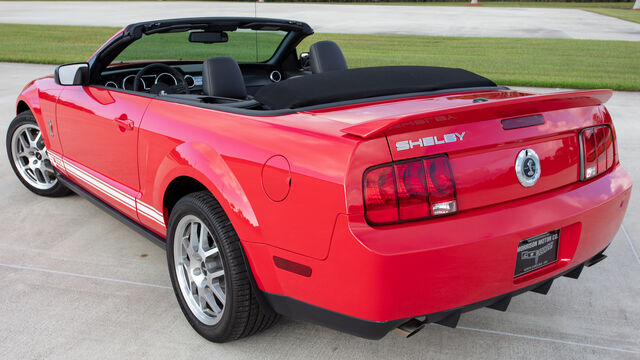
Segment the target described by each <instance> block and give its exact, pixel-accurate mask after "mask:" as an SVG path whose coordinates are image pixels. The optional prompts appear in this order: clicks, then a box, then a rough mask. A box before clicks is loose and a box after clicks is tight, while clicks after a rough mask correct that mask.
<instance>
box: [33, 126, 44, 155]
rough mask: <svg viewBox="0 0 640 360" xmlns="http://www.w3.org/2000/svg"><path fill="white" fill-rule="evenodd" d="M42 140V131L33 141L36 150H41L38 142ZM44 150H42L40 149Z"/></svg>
mask: <svg viewBox="0 0 640 360" xmlns="http://www.w3.org/2000/svg"><path fill="white" fill-rule="evenodd" d="M41 139H42V133H41V132H40V131H38V135H36V138H35V139H34V140H33V147H34V148H36V149H40V147H39V146H38V142H40V140H41ZM40 150H42V149H40Z"/></svg>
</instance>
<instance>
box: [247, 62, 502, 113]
mask: <svg viewBox="0 0 640 360" xmlns="http://www.w3.org/2000/svg"><path fill="white" fill-rule="evenodd" d="M495 86H496V84H495V83H494V82H493V81H491V80H489V79H487V78H484V77H482V76H480V75H477V74H474V73H472V72H470V71H467V70H463V69H453V68H444V67H433V66H380V67H368V68H358V69H349V70H342V71H331V72H325V73H321V74H313V75H309V76H300V77H294V78H290V79H287V80H285V81H281V82H279V83H273V84H269V85H265V86H263V87H262V88H261V89H260V90H259V91H258V92H257V93H256V94H255V99H256V100H258V101H259V102H260V103H262V104H263V105H265V106H267V107H269V108H270V109H272V110H278V109H297V108H301V107H304V106H314V105H320V104H328V103H332V102H339V101H348V100H357V99H366V98H372V97H377V96H388V95H397V94H410V93H420V92H426V91H435V90H449V89H461V88H475V87H495Z"/></svg>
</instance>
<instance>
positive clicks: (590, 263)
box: [584, 253, 607, 267]
mask: <svg viewBox="0 0 640 360" xmlns="http://www.w3.org/2000/svg"><path fill="white" fill-rule="evenodd" d="M606 258H607V255H605V254H603V253H600V254H598V255H596V256H594V257H592V258H591V259H589V260H588V261H587V262H586V263H585V264H584V265H585V266H586V267H592V266H593V265H595V264H597V263H599V262H600V261H602V260H604V259H606Z"/></svg>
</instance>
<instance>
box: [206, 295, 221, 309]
mask: <svg viewBox="0 0 640 360" xmlns="http://www.w3.org/2000/svg"><path fill="white" fill-rule="evenodd" d="M204 300H205V301H206V303H207V304H209V306H210V307H211V309H212V310H213V312H215V313H216V314H219V313H220V312H221V311H222V308H221V307H220V306H219V305H218V303H217V302H216V299H215V298H214V297H213V293H211V292H208V291H205V292H204Z"/></svg>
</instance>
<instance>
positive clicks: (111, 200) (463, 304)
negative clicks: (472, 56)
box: [7, 18, 631, 342]
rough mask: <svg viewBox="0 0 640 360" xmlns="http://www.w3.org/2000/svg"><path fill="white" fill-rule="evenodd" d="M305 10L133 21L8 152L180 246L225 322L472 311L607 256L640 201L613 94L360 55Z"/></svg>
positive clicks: (20, 114) (371, 326) (227, 329)
mask: <svg viewBox="0 0 640 360" xmlns="http://www.w3.org/2000/svg"><path fill="white" fill-rule="evenodd" d="M312 33H313V31H312V30H311V28H310V27H309V26H308V25H307V24H305V23H302V22H297V21H288V20H276V19H260V18H193V19H173V20H160V21H150V22H143V23H136V24H132V25H129V26H127V27H125V28H124V29H122V30H121V31H119V32H118V33H117V34H115V35H114V36H113V37H112V38H111V39H110V40H108V41H107V42H106V43H105V44H104V45H103V46H102V47H101V48H100V49H99V50H98V51H97V52H96V53H95V54H94V55H93V56H91V58H90V59H89V60H88V61H87V62H86V63H77V64H68V65H62V66H59V67H58V68H57V69H56V71H55V74H54V75H53V76H49V77H44V78H41V79H37V80H35V81H33V82H31V83H29V84H28V85H27V86H26V87H25V89H24V91H23V92H22V93H21V94H20V96H19V97H18V100H17V106H16V109H17V117H16V118H15V119H14V120H13V122H12V123H11V125H10V127H9V131H8V133H7V151H8V154H9V158H10V162H11V165H12V167H13V169H14V171H15V173H16V174H17V176H18V178H19V179H20V181H21V182H22V183H23V184H24V185H25V186H26V187H27V188H28V189H29V190H31V191H33V192H34V193H36V194H40V195H44V196H61V195H64V194H67V193H68V192H69V191H70V190H73V191H75V192H77V193H79V194H81V195H84V196H86V197H87V198H88V199H90V200H91V201H93V202H94V203H96V204H97V205H99V206H101V207H102V208H104V209H105V210H107V211H108V212H110V213H111V214H112V215H114V216H116V217H118V218H120V219H121V220H122V221H124V222H125V223H127V224H129V225H131V226H132V227H134V228H135V229H137V230H139V231H140V232H141V233H142V234H144V235H146V236H148V237H149V238H151V239H152V240H154V241H155V242H157V243H158V244H160V245H161V246H163V247H165V248H166V250H167V261H168V265H169V274H170V277H171V282H172V284H173V288H174V291H175V295H176V297H177V300H178V303H179V304H180V307H181V308H182V311H183V312H184V314H185V316H186V318H187V319H188V321H189V323H190V324H191V326H193V328H194V329H195V330H196V331H197V332H198V333H200V334H201V335H202V336H204V337H205V338H207V339H209V340H212V341H217V342H222V341H228V340H233V339H238V338H240V337H243V336H248V335H251V334H253V333H255V332H257V331H260V330H262V329H265V328H267V327H269V326H270V325H272V324H273V323H274V322H275V320H276V319H277V317H278V315H280V314H282V315H287V316H293V317H297V318H301V319H306V320H309V321H313V322H316V323H319V324H322V325H325V326H329V327H333V328H336V329H340V330H342V331H345V332H349V333H352V334H356V335H359V336H363V337H366V338H372V339H376V338H381V337H382V336H384V335H385V334H386V333H387V332H389V331H390V330H392V329H396V328H397V329H399V330H401V331H404V332H405V333H406V334H409V335H411V334H413V333H415V332H416V331H418V330H420V329H421V328H422V327H423V326H424V324H427V323H438V324H441V325H446V326H452V327H455V326H456V324H457V322H458V318H459V317H460V314H461V313H463V312H465V311H469V310H472V309H475V308H479V307H485V306H486V307H490V308H493V309H497V310H502V311H504V310H506V308H507V306H508V304H509V301H510V300H511V298H512V297H513V296H514V295H517V294H520V293H523V292H525V291H534V292H537V293H543V294H544V293H547V291H548V290H549V288H550V286H551V283H552V281H553V280H554V279H556V278H558V277H560V276H567V277H571V278H577V277H578V276H579V275H580V272H581V271H582V270H583V268H584V267H585V266H590V265H593V264H595V263H597V262H598V261H600V260H602V259H603V258H604V257H605V255H603V252H604V250H605V248H606V247H607V246H608V244H609V243H610V241H611V240H612V238H613V236H614V234H615V233H616V231H617V230H618V228H619V226H620V224H621V221H622V218H623V216H624V213H625V211H626V208H627V203H628V200H629V195H630V192H631V181H630V179H629V177H628V175H627V174H626V173H625V171H624V170H623V169H622V167H621V166H620V164H619V160H618V152H617V149H616V133H615V130H614V127H613V124H612V122H611V117H610V115H609V113H608V112H607V109H606V108H605V107H604V106H603V104H604V103H605V102H606V101H607V100H608V99H609V98H610V97H611V95H612V92H611V91H610V90H591V91H573V92H563V93H554V94H546V95H536V94H531V93H526V92H522V91H516V90H512V89H509V88H506V87H501V86H497V85H496V84H495V83H493V82H492V81H490V80H488V79H486V78H484V77H482V76H479V75H476V74H474V73H471V72H468V71H465V70H461V69H453V68H443V67H426V66H394V67H371V68H357V69H349V68H348V67H347V63H346V61H345V58H344V56H343V55H342V52H341V51H340V48H339V47H338V45H337V44H335V43H334V42H331V41H320V42H316V43H313V44H312V45H311V46H310V48H309V51H308V52H300V51H299V50H301V49H299V48H300V47H301V46H300V43H301V41H302V40H303V39H305V38H306V37H307V36H309V35H311V34H312Z"/></svg>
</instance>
